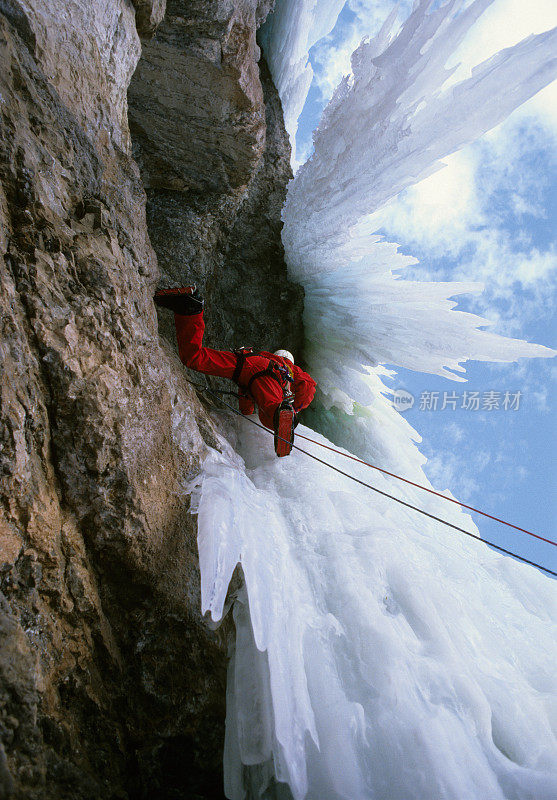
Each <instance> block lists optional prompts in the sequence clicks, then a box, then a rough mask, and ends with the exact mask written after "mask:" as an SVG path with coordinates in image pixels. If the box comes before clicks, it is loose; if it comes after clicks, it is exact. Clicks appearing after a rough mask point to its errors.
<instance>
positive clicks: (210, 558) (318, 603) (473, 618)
mask: <svg viewBox="0 0 557 800" xmlns="http://www.w3.org/2000/svg"><path fill="white" fill-rule="evenodd" d="M277 5H278V10H277V14H278V15H279V16H278V17H277V18H276V21H275V23H268V25H267V29H266V31H265V32H264V33H265V36H264V39H263V41H264V46H265V47H266V54H267V57H268V60H269V63H270V65H271V69H272V70H273V72H274V77H275V82H276V83H277V86H278V88H279V91H281V94H282V99H283V104H284V106H285V116H286V118H287V120H289V123H288V124H289V130H290V132H291V133H292V132H293V131H295V124H296V121H297V114H298V113H299V110H300V108H301V105H300V103H301V100H300V98H301V97H302V95H303V96H304V97H305V94H304V92H307V85H306V84H307V81H308V77H307V70H306V67H307V48H308V47H309V46H310V43H311V42H313V41H315V40H316V38H315V37H316V36H317V35H323V32H326V31H327V30H329V29H330V27H331V25H332V23H333V22H334V16H335V14H336V13H338V10H339V9H340V6H341V5H342V4H341V3H339V2H335V1H334V0H328V1H324V2H321V3H318V2H315V0H299V2H295V0H283V1H282V2H279V3H278V4H277ZM462 5H463V4H462V3H460V2H458V1H457V0H450V2H447V3H445V4H444V5H441V6H439V4H434V3H432V2H430V0H427V1H426V0H421V1H420V2H417V3H416V4H415V6H414V10H413V12H412V14H411V15H410V17H409V18H408V20H407V21H406V23H405V24H404V25H403V26H402V28H401V29H400V31H399V32H398V33H397V34H396V35H394V34H392V24H393V18H392V17H391V18H390V19H389V20H387V21H386V23H385V25H384V26H383V29H382V30H381V32H380V33H379V34H378V35H377V36H376V37H375V38H374V39H372V40H370V41H364V42H363V43H362V44H361V45H360V47H359V48H358V49H357V50H356V52H355V53H354V55H353V58H352V70H353V73H352V76H351V77H350V78H347V79H345V80H344V81H343V82H342V83H341V84H340V86H339V87H338V89H337V91H336V93H335V95H334V97H333V98H332V100H331V102H330V104H329V106H328V107H327V109H326V110H325V113H324V115H323V118H322V121H321V123H320V125H319V128H318V130H317V131H316V133H315V152H314V154H313V156H312V158H311V159H310V160H309V161H308V162H307V163H306V164H305V165H304V166H303V167H301V169H300V170H299V172H298V173H297V176H296V178H295V180H294V181H293V182H292V183H291V185H290V190H289V193H288V199H287V203H286V207H285V209H284V222H285V228H284V243H285V248H286V253H287V259H288V264H289V269H290V273H291V275H292V277H293V278H295V279H296V280H298V281H300V282H301V283H303V285H304V287H305V290H306V311H305V324H306V332H307V338H308V342H307V350H306V358H307V360H308V362H309V368H310V372H312V373H313V374H314V376H315V377H316V379H317V380H318V382H319V388H320V393H321V395H320V398H321V403H320V407H321V409H322V412H321V413H322V416H321V419H320V427H321V429H322V430H330V431H332V430H333V428H334V427H335V426H337V427H339V428H342V435H341V436H336V437H335V438H336V439H337V440H338V439H342V441H343V443H344V444H345V446H346V447H349V448H350V450H353V451H357V452H359V453H362V452H365V453H367V454H368V455H370V456H372V457H373V459H374V461H375V462H377V463H380V464H381V466H383V467H384V468H385V469H388V470H392V471H396V472H398V473H400V474H402V475H404V476H406V477H407V478H409V479H411V480H416V481H417V482H420V483H422V484H425V485H429V484H428V481H427V478H426V477H425V475H424V473H423V470H422V467H423V463H424V458H423V456H422V455H421V454H420V452H419V450H418V446H417V442H418V441H419V437H418V436H417V434H416V433H415V432H414V431H413V430H412V428H411V427H410V426H409V425H408V423H407V422H406V421H405V420H404V419H403V418H402V417H401V416H400V415H399V414H398V413H397V412H396V411H395V410H394V409H393V407H392V405H391V403H390V402H389V401H388V399H387V398H386V396H385V393H386V392H387V389H386V388H385V385H384V382H383V379H384V377H385V373H386V367H385V366H383V365H384V364H390V365H395V366H396V365H400V366H409V367H411V368H412V369H416V370H420V371H426V372H432V373H437V374H448V375H449V376H451V377H453V378H455V379H459V375H458V374H455V371H456V373H458V372H462V370H463V368H462V364H463V362H464V361H466V360H467V359H471V358H473V359H480V360H502V361H505V360H507V361H508V360H514V359H516V358H518V357H526V356H550V355H553V352H552V351H550V350H549V349H547V348H543V347H540V346H537V345H533V344H527V343H525V342H519V341H516V340H510V339H504V338H502V337H500V336H496V335H494V334H491V333H488V332H486V331H482V330H479V326H482V325H485V324H486V323H485V320H482V319H480V318H478V317H475V316H473V315H471V314H464V313H462V312H458V311H454V310H452V307H453V305H454V302H453V301H451V300H450V298H451V297H454V296H455V295H457V294H459V293H462V292H467V291H471V290H477V288H478V287H475V286H473V285H462V284H450V283H445V284H436V283H425V282H416V281H405V280H402V279H400V277H398V276H397V274H396V272H397V271H398V270H400V269H401V268H403V267H404V266H406V264H408V263H409V261H410V259H408V257H405V256H402V255H401V254H400V253H398V251H397V247H396V245H393V244H390V243H387V242H385V241H382V240H381V237H380V236H379V235H378V234H377V225H376V223H375V222H374V216H373V215H374V212H376V211H377V210H378V209H379V208H381V206H383V205H384V204H385V203H386V202H387V201H388V200H389V198H392V197H393V196H394V195H396V194H397V193H398V192H400V191H401V190H402V189H403V188H404V187H407V186H409V185H411V184H412V183H414V182H416V181H417V180H419V179H421V178H423V177H425V176H426V175H428V174H431V173H432V171H434V170H436V169H438V168H439V167H440V166H441V162H440V159H442V158H443V157H445V156H447V155H448V154H450V153H451V152H454V151H455V150H456V149H458V148H459V147H462V146H463V145H464V144H465V143H467V142H469V141H471V140H473V139H474V138H475V137H477V136H479V135H480V134H482V133H483V132H484V131H486V130H487V129H489V128H490V127H492V126H494V125H496V124H497V123H498V122H500V121H501V120H503V119H504V117H505V116H506V115H507V114H509V113H510V111H511V110H512V109H513V108H515V107H516V106H517V105H519V104H520V103H522V102H524V101H525V100H526V99H527V98H528V97H530V96H532V95H533V94H534V93H535V92H537V91H538V90H539V89H540V88H542V87H543V86H544V85H545V84H547V83H548V82H549V81H550V80H551V79H552V78H553V77H555V75H556V74H557V58H556V57H555V53H557V32H556V31H551V32H547V33H545V34H540V35H538V36H532V37H530V38H528V39H527V40H525V41H524V42H522V43H520V44H519V45H517V46H515V47H513V48H509V49H508V50H505V51H502V52H501V53H499V54H497V55H496V56H494V57H493V58H491V59H490V60H489V61H488V62H485V63H484V64H480V65H479V66H478V67H477V68H476V69H475V70H474V72H473V74H472V76H471V77H470V78H469V79H467V80H465V81H463V82H461V83H457V84H454V83H453V84H452V85H448V84H450V81H449V82H447V79H448V78H450V73H449V72H448V71H447V69H446V68H445V64H446V63H447V60H448V58H449V56H450V55H451V54H452V53H453V52H454V50H455V49H456V47H457V46H458V44H459V43H460V41H461V40H462V38H463V36H464V35H465V34H466V32H467V30H468V29H469V28H470V26H471V25H472V24H473V23H474V21H475V19H477V17H478V16H479V15H480V14H481V13H482V11H483V10H484V9H485V8H486V7H487V6H488V5H489V0H476V2H473V3H471V4H468V5H467V6H466V7H465V8H463V7H462ZM318 22H319V24H318ZM273 25H274V27H273ZM297 26H298V27H297ZM299 26H302V27H301V28H300V27H299ZM303 26H305V27H303ZM319 31H321V33H319ZM502 86H503V87H505V90H504V91H501V87H502ZM221 420H222V421H223V423H224V424H225V425H226V426H227V441H223V442H222V452H218V451H214V452H212V454H211V455H210V456H209V457H208V458H207V460H206V462H205V465H204V472H203V473H202V475H200V476H199V478H198V479H197V480H196V481H195V486H194V487H193V509H194V510H195V511H196V512H197V514H198V525H199V540H198V541H199V552H200V563H201V576H202V608H203V611H204V612H207V611H209V612H210V613H211V615H212V618H213V619H214V620H219V619H220V618H221V617H222V614H223V608H224V602H225V597H226V592H227V588H228V584H229V581H230V578H231V575H232V572H233V570H234V568H235V565H236V564H237V563H240V564H241V565H242V569H243V573H244V576H245V587H244V589H243V590H242V591H241V592H240V594H239V596H238V597H237V599H236V602H235V604H234V612H233V613H234V619H235V622H236V644H235V649H234V654H233V657H232V659H231V663H230V668H229V677H228V692H227V725H226V744H225V791H226V795H227V797H229V798H230V799H231V800H242V798H246V797H247V798H283V800H286V799H287V798H290V797H294V798H295V800H303V798H307V800H340V799H341V798H342V799H343V800H438V798H439V800H441V798H443V799H444V800H480V798H482V800H483V798H488V799H489V800H504V799H506V800H511V799H512V800H527V799H528V800H553V798H555V797H557V738H556V737H557V719H556V711H557V701H556V695H557V685H556V675H555V664H556V663H557V647H556V642H557V637H556V635H555V634H556V625H555V623H556V621H557V603H556V593H555V582H554V581H552V580H550V579H549V578H547V577H546V576H544V575H542V574H541V573H540V572H538V571H537V570H535V569H533V568H531V567H528V566H525V565H522V564H519V563H518V562H516V561H514V560H512V559H510V558H507V557H504V556H500V555H498V554H496V553H494V551H492V550H490V549H488V548H487V547H485V546H484V545H482V544H480V543H478V542H473V541H470V540H468V539H466V538H465V537H464V536H461V535H459V534H457V533H455V532H454V531H451V530H450V529H448V528H446V527H444V526H442V525H440V524H439V523H436V522H434V521H432V520H427V519H425V518H424V517H422V516H420V515H418V514H416V513H415V512H413V511H411V510H409V509H405V508H403V507H401V506H399V505H397V504H395V503H393V502H392V501H390V500H388V499H386V498H384V497H381V496H379V495H376V494H374V493H373V492H370V491H369V490H368V489H366V488H365V487H362V486H359V485H357V484H355V483H353V482H351V481H349V480H348V479H346V478H343V477H342V476H339V475H338V474H336V473H334V472H330V471H328V470H327V469H326V467H324V466H322V465H321V464H318V463H316V462H314V461H312V460H310V459H309V458H308V457H307V456H305V455H304V454H303V453H300V452H296V451H294V452H293V453H292V455H291V456H289V457H288V458H287V459H280V460H279V459H276V458H275V456H274V453H273V451H272V439H271V437H270V436H268V434H267V433H265V432H264V431H262V430H259V429H257V428H256V427H255V426H252V425H250V424H249V422H247V421H245V420H242V419H238V418H237V417H231V416H228V415H221ZM298 430H299V431H300V430H301V432H303V433H304V434H308V435H309V436H311V437H312V438H315V439H316V440H318V441H321V442H325V443H326V442H327V440H326V439H325V438H324V437H323V436H322V435H321V434H318V433H315V432H313V431H310V430H309V429H305V428H303V427H302V426H300V428H299V429H298ZM304 447H305V448H307V449H308V450H310V451H312V452H313V451H315V453H316V455H321V454H320V453H318V452H317V448H316V446H315V445H311V444H308V443H304ZM330 460H331V462H332V463H333V464H335V465H337V466H338V467H339V468H341V469H346V463H342V461H343V459H342V457H341V456H330ZM349 471H350V472H351V473H352V474H354V475H355V476H356V477H358V478H361V479H362V480H364V481H370V477H373V479H372V480H371V483H373V485H375V486H376V487H377V488H379V489H381V490H384V491H386V492H388V493H390V494H394V495H396V496H398V497H402V498H404V499H405V500H407V501H408V502H413V503H416V504H417V505H420V506H421V507H422V508H424V509H425V510H427V511H431V512H432V513H435V514H438V515H439V516H442V517H443V518H445V519H447V520H449V521H452V522H454V524H457V525H459V526H460V527H463V528H467V529H468V530H470V531H472V532H476V533H477V532H478V531H477V528H475V526H474V523H473V522H472V520H471V519H470V517H469V516H468V515H466V514H464V513H463V512H462V511H460V510H459V509H458V508H457V507H456V506H452V505H451V504H448V503H443V501H442V500H440V499H438V498H435V497H432V496H430V495H424V493H421V492H419V490H418V489H413V488H406V487H402V486H401V485H400V484H397V482H396V481H394V479H392V478H389V477H388V476H377V475H375V474H374V475H373V476H370V475H369V471H368V470H367V468H366V467H364V466H361V465H359V464H355V463H352V464H351V467H350V470H349Z"/></svg>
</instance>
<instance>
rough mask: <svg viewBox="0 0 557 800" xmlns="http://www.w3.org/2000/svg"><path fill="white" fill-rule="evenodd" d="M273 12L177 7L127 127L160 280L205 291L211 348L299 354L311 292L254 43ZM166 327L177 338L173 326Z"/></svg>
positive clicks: (275, 105) (137, 80)
mask: <svg viewBox="0 0 557 800" xmlns="http://www.w3.org/2000/svg"><path fill="white" fill-rule="evenodd" d="M269 5H270V3H261V2H260V3H258V4H256V3H249V2H242V3H240V2H238V3H232V2H222V1H221V2H211V3H208V2H204V1H203V0H197V2H186V0H170V2H169V3H168V7H167V13H166V17H165V19H164V21H163V23H162V24H161V26H160V27H159V29H158V31H157V34H156V37H155V38H154V39H153V40H152V41H150V42H149V43H148V44H146V45H145V47H144V49H143V55H142V58H141V60H140V62H139V66H138V69H137V70H136V72H135V74H134V76H133V79H132V82H131V85H130V90H129V118H130V128H131V131H132V138H133V152H134V156H135V158H136V160H137V162H138V164H139V166H140V169H141V174H142V178H143V181H144V184H145V187H146V192H147V198H148V202H147V219H148V227H149V235H150V237H151V242H152V244H153V247H154V249H155V251H156V253H157V256H158V263H159V268H160V270H161V274H162V278H161V280H162V282H163V283H166V284H167V285H169V284H171V283H178V284H180V283H184V282H186V283H191V282H195V283H197V284H198V286H199V287H200V288H201V290H202V292H203V293H204V294H205V296H206V297H207V298H208V299H209V302H208V303H207V305H206V319H207V343H208V344H210V345H211V346H212V347H225V348H230V347H237V346H239V345H243V344H252V345H253V346H255V347H258V348H261V349H266V350H276V349H277V348H278V347H282V348H286V349H288V350H291V351H293V352H294V353H297V352H299V351H300V349H301V345H302V338H303V332H302V322H301V320H302V305H303V292H302V289H301V287H299V286H297V285H295V284H292V283H289V282H288V280H287V277H286V268H285V264H284V252H283V248H282V242H281V238H280V233H281V228H282V223H281V220H280V211H281V208H282V205H283V202H284V197H285V191H286V183H287V182H288V180H289V179H290V177H291V174H292V173H291V169H290V144H289V141H288V136H287V134H286V132H285V129H284V124H283V119H282V108H281V105H280V100H279V98H278V94H277V92H276V89H275V87H274V85H273V83H272V81H271V78H270V74H269V72H268V69H267V67H266V64H265V62H264V60H263V59H260V52H259V48H258V46H257V44H256V41H255V30H256V26H257V24H258V22H259V21H261V20H262V19H264V18H265V16H266V13H267V11H268V8H269ZM257 59H260V61H259V64H258V63H257ZM169 76H171V79H169ZM165 316H166V317H168V316H169V315H165ZM161 330H162V331H163V332H164V334H165V335H166V336H167V338H169V339H170V340H172V339H173V330H172V322H171V320H170V319H169V318H168V319H163V320H162V325H161Z"/></svg>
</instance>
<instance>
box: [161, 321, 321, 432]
mask: <svg viewBox="0 0 557 800" xmlns="http://www.w3.org/2000/svg"><path fill="white" fill-rule="evenodd" d="M174 322H175V324H176V336H177V338H178V352H179V354H180V358H181V360H182V361H183V362H184V364H185V365H186V366H187V367H190V368H191V369H195V370H197V371H198V372H204V373H205V374H206V375H218V376H219V377H221V378H232V376H233V375H234V370H235V369H236V364H237V362H238V357H237V356H236V354H235V353H231V352H229V351H228V350H213V349H211V348H210V347H203V331H204V330H205V322H204V321H203V312H201V313H200V314H192V315H190V316H186V315H184V314H175V315H174ZM269 360H271V361H276V362H278V363H279V364H283V365H285V366H287V367H288V368H289V369H290V370H291V371H293V377H294V385H293V392H294V396H295V397H294V409H295V411H301V410H302V409H303V408H306V407H307V406H309V404H310V403H311V401H312V400H313V395H314V394H315V381H314V380H313V378H312V377H311V376H310V375H308V374H307V372H304V371H303V370H301V369H300V367H298V366H296V364H292V363H291V362H290V361H288V360H287V359H286V358H281V357H280V356H276V355H275V354H274V353H258V354H257V355H253V356H249V357H248V358H246V359H245V361H244V364H243V367H242V371H241V372H240V376H239V378H238V381H237V382H238V384H239V386H241V387H242V386H247V384H248V381H249V379H250V377H251V376H252V375H255V373H256V372H260V371H261V370H264V369H265V368H266V367H267V366H268V365H269ZM251 394H252V395H253V398H254V399H255V401H256V403H257V408H258V411H259V419H260V420H261V422H262V423H263V425H265V427H266V428H270V429H271V430H273V415H274V413H275V410H276V408H277V406H279V405H280V403H281V402H282V400H283V393H282V389H281V387H280V385H279V383H278V381H276V380H275V379H274V378H272V377H270V376H267V375H263V376H261V377H260V378H256V380H255V381H254V382H253V383H252V385H251ZM240 411H241V412H242V414H253V412H254V403H253V399H252V398H251V397H249V396H248V395H245V397H241V399H240Z"/></svg>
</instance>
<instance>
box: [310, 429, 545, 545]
mask: <svg viewBox="0 0 557 800" xmlns="http://www.w3.org/2000/svg"><path fill="white" fill-rule="evenodd" d="M296 436H297V438H299V439H305V440H306V442H311V443H312V444H317V445H319V447H324V448H325V450H331V451H332V452H333V453H338V455H339V456H344V457H345V458H350V459H351V460H352V461H357V462H358V463H359V464H365V466H366V467H371V469H376V470H377V471H378V472H383V473H384V474H385V475H390V476H391V478H397V480H399V481H404V483H409V484H410V486H415V487H416V488H417V489H423V490H424V492H429V493H430V494H434V495H435V496H436V497H442V498H443V500H448V501H449V502H450V503H455V505H457V506H461V508H467V509H468V510H469V511H475V512H476V514H481V515H482V516H484V517H488V518H489V519H493V520H495V522H501V523H502V524H503V525H508V526H509V528H514V529H515V530H517V531H522V533H527V534H528V536H534V537H535V538H536V539H540V540H541V541H542V542H547V543H548V544H552V545H554V546H555V547H557V542H554V541H552V540H551V539H545V538H544V537H543V536H538V534H537V533H532V531H527V530H526V528H519V527H518V525H513V524H512V522H505V520H504V519H499V517H494V516H492V515H491V514H487V513H486V512H485V511H480V509H479V508H474V506H467V505H466V503H461V502H459V501H458V500H453V498H452V497H447V496H446V495H444V494H441V493H440V492H436V491H434V490H433V489H428V488H427V486H422V485H421V484H419V483H414V481H409V480H408V478H401V476H400V475H395V473H394V472H388V471H387V470H386V469H381V467H376V466H375V465H374V464H369V463H368V462H367V461H362V459H361V458H356V456H351V455H349V454H348V453H343V452H342V450H336V449H335V448H334V447H329V446H328V445H326V444H322V443H321V442H316V441H315V439H310V438H309V437H308V436H303V434H301V433H297V434H296Z"/></svg>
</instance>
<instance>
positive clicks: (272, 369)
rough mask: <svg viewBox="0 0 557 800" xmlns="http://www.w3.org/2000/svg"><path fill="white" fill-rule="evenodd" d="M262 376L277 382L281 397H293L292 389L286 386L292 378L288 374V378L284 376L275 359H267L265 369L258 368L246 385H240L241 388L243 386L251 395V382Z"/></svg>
mask: <svg viewBox="0 0 557 800" xmlns="http://www.w3.org/2000/svg"><path fill="white" fill-rule="evenodd" d="M263 376H268V377H269V378H273V380H275V381H276V382H277V383H278V385H279V386H280V388H281V390H282V396H283V398H284V399H285V400H292V399H294V395H293V394H292V391H291V390H290V388H289V387H288V386H287V384H288V383H293V382H294V381H293V378H292V377H290V376H289V377H288V378H286V377H285V376H284V374H283V372H282V370H281V368H280V365H279V364H277V363H276V362H275V361H271V360H269V363H268V365H267V367H266V368H265V369H261V370H259V372H255V373H254V374H253V375H252V376H251V378H250V379H249V381H248V385H247V386H246V387H242V388H245V390H246V391H247V393H248V394H249V395H251V396H252V397H253V395H252V394H251V387H252V384H253V382H254V381H256V380H257V379H258V378H262V377H263ZM280 376H282V377H280Z"/></svg>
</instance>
